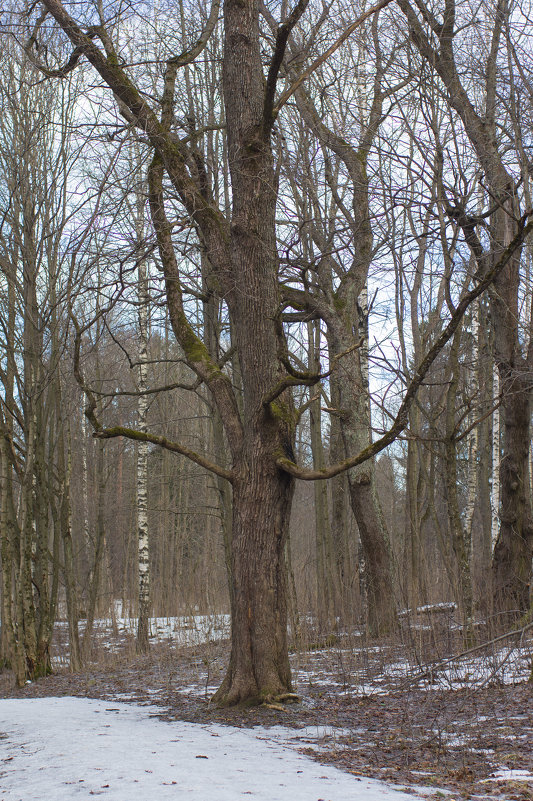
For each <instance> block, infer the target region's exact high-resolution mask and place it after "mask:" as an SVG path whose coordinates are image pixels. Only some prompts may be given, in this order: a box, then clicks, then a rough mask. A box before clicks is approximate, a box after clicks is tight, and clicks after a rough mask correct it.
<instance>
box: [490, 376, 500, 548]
mask: <svg viewBox="0 0 533 801" xmlns="http://www.w3.org/2000/svg"><path fill="white" fill-rule="evenodd" d="M499 397H500V374H499V372H498V368H497V367H496V365H494V367H493V375H492V398H493V402H494V403H495V404H496V403H498V401H499ZM491 507H492V526H491V543H492V551H494V546H495V545H496V540H497V539H498V530H499V525H500V516H499V513H500V409H499V408H496V409H494V412H493V413H492V491H491Z"/></svg>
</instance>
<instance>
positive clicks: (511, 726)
mask: <svg viewBox="0 0 533 801" xmlns="http://www.w3.org/2000/svg"><path fill="white" fill-rule="evenodd" d="M193 625H194V624H193ZM222 629H223V626H221V627H220V630H217V632H216V633H215V634H213V638H212V639H210V640H208V641H206V642H199V643H197V644H190V640H189V644H183V641H182V642H180V639H179V637H176V636H173V632H174V631H175V630H176V624H172V622H171V621H167V622H166V624H163V623H161V624H160V625H158V623H157V621H156V622H155V623H154V626H153V630H154V637H153V641H152V645H151V651H150V654H149V655H148V656H137V655H136V654H135V648H134V641H133V634H132V632H131V627H128V626H126V625H123V624H120V625H119V629H118V631H117V630H115V634H114V635H113V634H112V633H111V632H110V631H109V629H107V628H106V627H104V626H102V627H101V628H100V630H99V631H98V636H97V638H96V642H97V643H98V641H99V642H100V644H99V645H98V644H97V645H96V646H95V649H94V653H93V660H92V661H91V662H89V667H88V668H87V669H85V670H84V671H83V672H81V673H78V674H71V673H69V672H68V669H67V667H66V666H65V665H64V664H63V661H64V660H62V659H59V658H58V659H57V662H56V664H57V669H56V672H55V673H54V675H52V676H49V677H47V678H44V679H41V680H40V681H37V682H34V683H32V684H28V685H27V686H26V687H24V688H22V689H20V690H17V689H16V688H15V686H14V683H13V680H12V677H11V676H10V674H9V673H6V672H4V673H3V674H0V697H4V698H7V697H11V698H37V697H40V698H42V697H46V696H55V697H57V696H78V697H80V696H81V697H88V698H94V699H103V700H106V701H116V702H118V701H121V702H130V703H135V704H138V705H145V704H149V705H151V706H156V707H157V709H158V711H159V716H160V717H161V719H162V720H172V721H176V720H182V721H190V722H195V723H203V724H226V725H231V726H235V727H241V728H242V727H246V728H250V727H255V726H261V727H267V728H268V727H272V733H273V735H274V732H275V728H274V727H279V726H283V727H285V728H289V729H292V730H293V731H294V742H295V743H296V744H297V745H298V747H299V748H300V750H301V751H302V753H305V754H308V755H310V756H313V757H314V758H315V759H317V760H319V761H320V762H322V763H324V764H326V763H327V764H330V765H334V766H336V767H339V768H341V769H343V770H345V771H348V772H350V773H352V774H355V775H356V776H365V777H373V778H378V779H381V780H384V781H387V782H392V783H394V784H396V785H398V786H399V787H402V788H405V787H409V788H413V787H414V788H418V791H419V792H421V793H423V794H424V795H426V797H427V796H429V797H431V798H435V799H436V798H442V797H444V795H446V796H447V797H448V798H450V799H451V798H476V799H495V798H499V799H506V801H515V800H516V801H531V800H533V683H532V682H531V681H528V678H529V677H530V675H531V669H532V663H533V638H532V637H531V630H530V631H529V632H528V636H524V637H522V638H521V640H520V641H517V639H516V637H515V638H509V639H507V640H504V641H500V642H498V643H497V644H493V645H492V646H490V647H487V648H483V649H480V650H476V651H474V652H472V653H470V654H466V655H464V656H457V657H453V658H450V656H447V655H446V653H445V651H446V650H447V651H448V652H449V650H450V647H451V646H452V645H454V644H453V643H450V642H448V643H447V648H446V649H442V648H441V649H438V648H436V646H435V642H434V641H433V642H431V643H423V642H419V643H416V642H413V641H411V642H410V644H409V645H408V646H407V645H406V644H405V643H403V644H402V643H399V642H392V641H383V642H376V641H367V642H364V641H363V640H362V638H360V637H357V636H347V635H345V636H337V637H335V638H332V637H329V638H326V639H325V640H324V641H322V642H314V643H313V642H308V643H307V646H306V647H305V648H304V647H300V648H299V649H298V651H296V652H294V653H293V654H292V656H291V661H292V666H293V671H294V677H295V684H296V686H297V690H298V693H299V695H300V698H301V702H300V703H298V704H294V705H290V706H287V707H285V709H284V711H282V712H281V711H278V710H275V709H269V708H264V707H258V708H251V709H245V710H243V709H223V710H221V709H218V708H217V707H216V706H214V705H213V704H211V703H210V696H211V695H212V693H213V692H214V690H215V689H216V686H217V684H218V683H219V682H220V680H221V678H222V676H223V671H224V668H225V665H226V664H227V658H228V647H229V646H228V641H227V639H221V637H223V634H224V632H223V630H222ZM58 632H59V636H58V638H57V641H56V645H55V648H56V653H58V654H59V653H62V654H64V652H65V647H64V643H63V644H62V642H61V640H62V638H64V636H65V633H66V632H65V630H63V631H62V630H61V627H60V628H59V629H58ZM212 633H213V632H212ZM198 639H201V637H199V638H198ZM455 647H457V643H455ZM452 650H453V648H452ZM422 655H423V657H424V658H423V659H422Z"/></svg>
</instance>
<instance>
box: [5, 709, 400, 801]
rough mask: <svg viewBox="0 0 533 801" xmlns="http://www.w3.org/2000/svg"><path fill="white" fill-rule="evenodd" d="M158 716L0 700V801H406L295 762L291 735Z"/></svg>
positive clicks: (372, 783)
mask: <svg viewBox="0 0 533 801" xmlns="http://www.w3.org/2000/svg"><path fill="white" fill-rule="evenodd" d="M157 712H158V710H157V708H156V707H147V706H144V707H139V706H133V705H129V704H123V703H118V702H109V701H99V700H93V699H87V698H36V699H7V700H2V701H0V787H1V788H2V793H1V798H2V801H43V799H45V800H46V801H52V800H53V801H73V800H74V799H89V798H90V797H91V798H92V797H93V796H95V795H102V796H104V797H105V798H106V799H108V801H146V800H147V799H156V798H157V799H158V801H159V799H161V801H164V799H173V801H175V799H176V798H191V799H195V801H236V799H244V798H253V799H255V800H256V801H387V799H391V801H392V800H394V801H413V796H412V795H408V794H406V793H405V792H401V791H398V790H395V789H393V788H392V787H390V786H388V785H386V784H384V783H383V782H379V781H376V780H372V779H367V778H364V777H356V776H353V775H350V774H347V773H343V772H341V771H339V770H337V769H335V768H332V767H324V766H322V765H319V764H318V763H316V762H314V761H312V760H311V759H309V758H308V757H305V756H303V755H302V754H299V753H298V752H297V751H296V750H295V746H296V747H298V746H300V745H301V744H302V743H301V741H300V739H299V738H298V737H296V736H295V734H296V733H295V732H294V731H293V730H289V729H284V728H283V727H276V728H275V729H274V730H272V729H263V728H260V729H237V728H233V727H230V726H220V725H214V724H210V725H199V724H194V723H184V722H182V721H173V722H168V721H163V720H160V719H159V718H158V717H157ZM324 733H325V732H321V731H319V730H317V729H316V728H313V731H305V732H300V736H301V735H304V736H305V735H308V736H311V737H312V738H316V737H317V736H318V737H320V735H321V734H324ZM287 744H290V745H287Z"/></svg>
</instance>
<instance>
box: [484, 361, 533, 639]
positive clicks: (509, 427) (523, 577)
mask: <svg viewBox="0 0 533 801" xmlns="http://www.w3.org/2000/svg"><path fill="white" fill-rule="evenodd" d="M501 378H502V385H503V388H504V394H503V404H502V416H503V431H504V441H503V454H504V456H503V458H502V460H501V465H500V493H501V506H500V530H499V534H498V540H497V542H496V547H495V549H494V556H493V564H492V580H493V594H494V606H495V611H496V612H497V613H498V614H499V615H500V616H501V623H502V624H504V623H507V622H512V620H513V619H516V618H518V617H520V616H521V615H523V614H524V612H526V611H527V610H528V609H529V589H530V577H531V558H532V549H533V524H532V520H531V510H530V505H529V486H528V481H529V471H528V455H529V440H530V417H531V410H530V391H529V388H523V387H522V386H521V385H520V382H519V381H518V380H515V379H513V377H512V375H509V374H507V375H502V376H501ZM527 383H529V382H527Z"/></svg>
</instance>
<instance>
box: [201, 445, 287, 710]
mask: <svg viewBox="0 0 533 801" xmlns="http://www.w3.org/2000/svg"><path fill="white" fill-rule="evenodd" d="M293 488H294V480H293V479H292V478H291V477H290V476H288V475H287V474H285V473H281V472H280V471H278V470H277V469H276V468H275V466H274V465H273V464H272V460H271V459H265V458H264V455H262V454H260V453H258V452H255V453H251V455H250V462H249V464H248V469H241V470H240V471H239V475H238V477H237V478H236V479H235V481H234V484H233V533H232V548H231V552H232V573H233V578H234V592H233V596H232V630H231V658H230V665H229V669H228V673H227V675H226V678H225V680H224V682H223V684H222V686H221V687H220V689H219V690H218V692H217V693H216V695H215V697H214V700H215V701H216V702H218V703H220V704H223V705H230V704H238V703H246V704H253V703H261V702H263V701H267V700H269V699H273V698H276V697H278V696H279V695H283V694H284V693H288V692H291V691H292V684H291V671H290V666H289V658H288V646H287V567H286V558H285V543H286V535H287V530H288V527H287V521H288V517H289V515H290V507H291V503H292V495H293Z"/></svg>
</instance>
